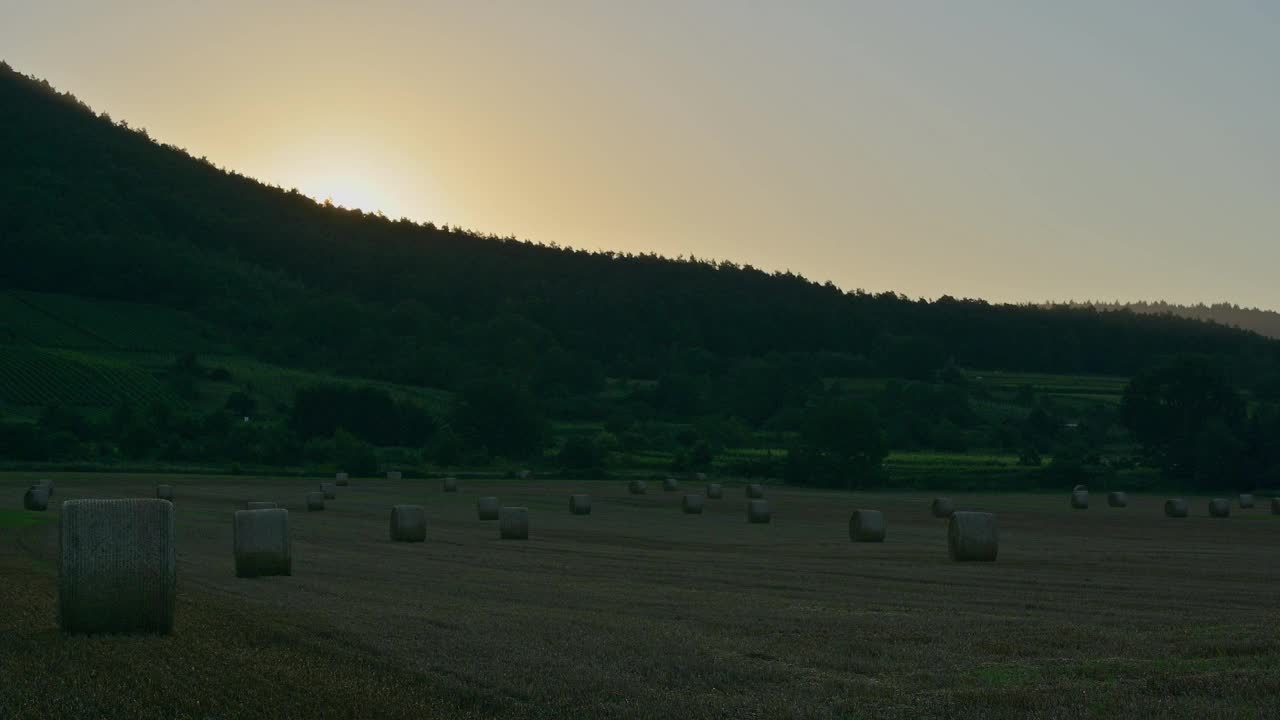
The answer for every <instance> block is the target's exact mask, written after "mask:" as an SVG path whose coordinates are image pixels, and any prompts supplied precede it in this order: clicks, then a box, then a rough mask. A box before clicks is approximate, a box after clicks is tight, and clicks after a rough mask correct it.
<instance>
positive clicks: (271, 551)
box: [232, 508, 293, 578]
mask: <svg viewBox="0 0 1280 720" xmlns="http://www.w3.org/2000/svg"><path fill="white" fill-rule="evenodd" d="M232 552H233V553H235V558H236V577H242V578H245V577H259V576H264V575H292V574H293V554H292V551H291V550H290V547H289V511H288V510H282V509H280V508H276V509H274V510H237V511H236V515H235V535H234V538H233V544H232Z"/></svg>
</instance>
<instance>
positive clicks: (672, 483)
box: [662, 477, 680, 492]
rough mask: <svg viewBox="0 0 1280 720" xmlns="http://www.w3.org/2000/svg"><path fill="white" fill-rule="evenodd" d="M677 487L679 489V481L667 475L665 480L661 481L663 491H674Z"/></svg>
mask: <svg viewBox="0 0 1280 720" xmlns="http://www.w3.org/2000/svg"><path fill="white" fill-rule="evenodd" d="M679 489H680V481H679V480H677V479H675V478H673V477H669V478H667V479H666V480H663V481H662V490H663V491H664V492H675V491H677V490H679Z"/></svg>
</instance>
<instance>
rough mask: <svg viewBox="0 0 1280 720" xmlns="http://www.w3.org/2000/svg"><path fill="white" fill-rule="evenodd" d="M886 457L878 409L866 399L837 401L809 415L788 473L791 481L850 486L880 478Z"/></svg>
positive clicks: (789, 455)
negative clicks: (874, 408)
mask: <svg viewBox="0 0 1280 720" xmlns="http://www.w3.org/2000/svg"><path fill="white" fill-rule="evenodd" d="M888 455H889V446H888V442H887V440H886V438H885V434H884V431H883V430H882V429H881V428H880V424H879V422H878V421H877V419H876V415H875V411H874V410H873V409H872V408H871V407H870V406H869V405H866V404H865V403H861V402H856V401H850V400H843V399H837V400H833V401H829V402H827V403H825V404H823V405H821V406H819V407H816V408H812V409H810V410H809V412H808V413H806V416H805V418H804V420H803V422H802V424H801V428H800V437H799V439H798V440H797V442H796V444H795V445H794V446H792V447H791V448H790V450H788V452H787V460H786V466H785V471H784V472H785V474H786V480H787V482H789V483H795V484H798V485H818V486H821V487H838V488H845V489H847V490H852V489H854V488H855V487H862V486H865V485H869V484H872V483H874V482H876V481H877V480H879V479H880V474H881V470H882V465H883V463H884V459H885V457H887V456H888Z"/></svg>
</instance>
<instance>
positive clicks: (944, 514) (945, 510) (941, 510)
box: [929, 498, 956, 518]
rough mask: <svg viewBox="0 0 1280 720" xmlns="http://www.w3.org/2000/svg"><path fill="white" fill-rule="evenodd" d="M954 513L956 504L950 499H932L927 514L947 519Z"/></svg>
mask: <svg viewBox="0 0 1280 720" xmlns="http://www.w3.org/2000/svg"><path fill="white" fill-rule="evenodd" d="M955 511H956V504H955V503H953V502H951V498H934V499H933V503H932V504H930V505H929V512H930V513H932V514H933V516H934V517H936V518H949V517H951V515H952V514H953V513H955Z"/></svg>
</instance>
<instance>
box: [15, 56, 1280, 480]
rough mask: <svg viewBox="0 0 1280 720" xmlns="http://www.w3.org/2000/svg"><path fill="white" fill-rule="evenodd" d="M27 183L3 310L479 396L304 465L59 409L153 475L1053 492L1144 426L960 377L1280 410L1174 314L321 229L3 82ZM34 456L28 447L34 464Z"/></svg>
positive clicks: (326, 445)
mask: <svg viewBox="0 0 1280 720" xmlns="http://www.w3.org/2000/svg"><path fill="white" fill-rule="evenodd" d="M0 157H2V158H3V162H2V163H0V254H2V255H3V257H4V260H5V261H4V262H3V263H0V290H10V291H16V290H23V291H38V292H43V293H58V294H66V295H75V296H81V297H88V298H97V299H103V300H122V301H134V302H140V303H146V304H149V305H155V306H165V307H168V308H174V309H179V310H182V311H184V312H187V313H190V314H191V315H192V316H194V317H198V318H199V319H200V320H201V321H202V322H205V323H208V324H209V325H210V326H214V327H217V328H220V329H221V331H222V333H223V334H224V336H225V338H226V339H227V340H228V341H229V342H230V343H231V344H232V345H233V346H234V348H235V350H236V352H239V353H244V354H246V355H249V356H252V357H255V358H257V359H259V360H261V361H264V362H269V363H274V364H276V365H279V366H282V367H289V368H305V369H308V370H312V371H315V372H317V373H320V374H332V375H340V376H344V377H357V378H365V379H369V380H376V381H385V382H387V383H394V384H400V385H409V386H417V387H429V388H439V389H443V390H446V391H449V392H450V393H453V394H455V396H456V405H455V407H454V408H453V410H452V411H451V412H450V413H447V414H446V416H445V417H425V416H422V415H421V414H420V413H419V411H418V410H416V409H415V408H414V407H413V406H412V405H411V404H405V403H402V402H397V401H393V400H392V399H391V398H390V397H384V396H381V395H378V394H377V393H372V394H370V393H362V392H357V393H351V392H348V391H346V390H343V389H342V388H341V387H329V386H324V385H320V386H317V387H312V388H308V389H306V390H305V391H303V392H299V393H298V395H297V398H296V400H295V406H294V407H293V408H292V409H291V410H289V411H288V412H283V413H281V414H280V422H279V425H278V427H276V428H275V430H277V431H279V436H278V437H277V436H271V437H266V436H255V437H256V439H248V436H247V434H251V433H254V432H259V433H261V432H265V431H260V430H251V429H247V428H245V427H241V426H239V425H235V424H234V423H229V422H228V419H227V417H223V415H228V414H231V413H234V416H236V417H238V416H240V415H246V416H247V415H248V414H249V413H248V412H246V408H248V407H251V406H252V405H253V404H254V400H253V398H252V397H251V396H249V395H248V394H247V390H248V388H246V392H243V393H238V396H237V397H236V399H235V401H234V402H232V400H231V399H230V398H229V399H228V402H227V405H226V407H225V408H219V413H221V414H220V415H218V416H217V417H215V416H212V415H211V416H209V417H205V418H195V417H184V416H183V415H182V413H181V412H178V413H176V414H175V412H173V411H170V410H163V409H156V408H119V409H118V412H117V413H116V416H115V417H114V419H113V420H112V421H111V422H105V423H103V424H102V425H101V426H100V429H99V430H94V429H93V426H92V425H91V424H86V423H85V422H83V421H81V420H77V419H76V418H74V417H69V416H67V415H66V413H65V411H64V410H61V409H58V408H50V409H49V410H48V412H46V413H45V415H44V417H43V418H42V420H41V422H44V423H46V426H47V428H50V429H56V431H57V433H60V434H61V435H60V436H63V437H66V438H69V439H68V443H70V445H68V446H71V445H74V441H75V440H76V438H79V439H80V440H81V441H83V440H85V439H86V438H89V437H94V438H95V441H96V439H99V436H101V438H100V439H101V440H102V442H103V443H109V444H110V445H111V447H112V448H113V449H118V448H122V447H130V448H134V450H135V451H136V453H138V454H147V453H150V454H152V455H156V454H163V453H172V454H173V457H175V458H184V457H201V458H203V457H210V458H218V457H225V456H226V453H237V452H245V451H244V448H257V450H254V452H255V453H258V454H256V455H253V456H252V458H251V459H255V460H257V461H261V462H271V463H274V462H277V461H281V462H287V461H288V458H291V457H297V456H299V455H307V454H309V453H314V454H315V455H316V456H317V457H328V458H330V459H333V458H334V457H337V456H341V457H347V458H349V460H348V461H347V463H346V464H348V465H353V464H359V465H361V466H373V465H375V464H376V460H375V459H373V458H372V456H371V455H370V453H369V450H368V447H367V446H364V445H361V443H372V444H376V445H386V444H395V445H415V444H417V445H419V446H421V445H423V444H427V445H430V446H431V448H432V450H431V452H430V453H429V454H433V455H432V456H433V457H435V458H436V459H437V460H438V461H439V462H441V463H442V464H450V463H452V462H456V461H460V460H463V459H466V458H468V457H471V458H476V457H480V458H484V457H489V456H492V455H495V454H496V455H504V456H534V455H537V454H538V453H540V452H541V450H542V449H543V448H546V447H547V446H548V443H552V442H553V440H552V437H553V433H552V432H551V431H550V430H549V425H548V418H549V417H554V418H556V419H560V420H564V419H571V420H583V421H591V422H594V423H598V424H600V425H601V426H602V427H604V428H606V431H607V432H606V434H607V435H608V437H609V440H608V442H606V443H604V444H596V445H592V446H585V445H584V444H583V443H582V442H580V441H576V440H575V442H574V443H571V444H569V447H568V448H567V450H568V452H567V454H566V455H565V458H566V462H568V463H582V462H588V461H590V459H591V458H598V457H603V456H606V455H607V454H608V453H607V452H605V451H603V450H602V448H604V449H605V450H608V451H609V452H614V451H618V450H619V449H621V450H624V451H636V452H639V451H643V450H645V449H646V448H653V447H664V448H666V449H668V450H670V451H671V452H672V453H673V454H674V456H675V460H673V465H675V466H680V467H685V468H693V467H703V466H705V465H706V464H707V463H708V462H710V460H711V458H712V457H714V456H715V454H716V453H717V452H719V451H721V450H723V449H724V448H725V447H728V446H730V445H733V444H743V443H746V444H749V443H750V442H751V437H752V434H753V433H757V434H758V433H776V434H777V435H776V438H777V442H778V444H787V443H792V442H794V443H798V445H797V446H796V448H795V450H796V452H794V453H792V458H791V459H792V463H791V465H790V466H788V467H789V468H791V470H792V471H795V472H799V473H807V474H808V475H810V476H812V477H822V478H825V480H823V482H824V483H827V484H836V485H840V484H849V483H850V482H851V481H850V479H849V478H850V475H849V468H851V467H853V468H862V470H858V471H857V472H864V471H865V473H867V474H874V473H875V469H876V467H878V465H879V463H880V461H881V460H882V459H883V458H884V455H885V453H886V452H887V451H888V449H889V448H904V447H905V448H940V449H947V450H963V449H964V448H966V447H984V448H999V449H1003V450H1013V451H1018V452H1021V453H1022V455H1023V456H1024V457H1025V458H1027V464H1028V465H1029V466H1035V465H1038V464H1039V461H1038V460H1037V459H1036V458H1037V457H1038V455H1039V453H1048V452H1051V451H1053V450H1054V449H1055V448H1056V447H1057V445H1059V444H1060V440H1061V438H1059V437H1058V436H1059V435H1060V432H1059V430H1060V429H1061V427H1063V426H1064V425H1067V424H1070V425H1071V426H1073V427H1075V426H1079V427H1081V428H1084V429H1085V430H1088V431H1089V432H1092V433H1093V434H1094V436H1095V437H1094V440H1093V442H1092V447H1093V449H1092V450H1080V451H1079V452H1078V453H1076V455H1074V456H1072V457H1076V458H1077V460H1079V461H1080V462H1084V461H1085V460H1086V459H1088V458H1090V457H1094V456H1096V450H1097V447H1100V446H1102V445H1105V444H1106V442H1107V441H1108V437H1109V435H1108V432H1109V431H1108V428H1112V427H1114V426H1115V424H1116V422H1117V418H1116V414H1115V412H1114V409H1112V410H1110V411H1108V410H1107V408H1105V407H1101V408H1100V409H1098V410H1097V412H1093V411H1088V412H1085V411H1082V410H1079V409H1078V408H1077V409H1075V410H1072V411H1071V412H1072V415H1071V416H1070V417H1067V416H1065V415H1064V414H1063V413H1062V412H1061V410H1060V409H1057V410H1055V408H1053V407H1051V406H1049V405H1046V404H1045V403H1042V402H1040V401H1039V400H1038V399H1037V398H1036V397H1035V395H1034V393H1033V392H1031V391H1028V393H1027V396H1026V397H1025V398H1022V397H1019V398H1018V399H1017V401H1016V403H1017V404H1016V408H1017V409H1016V417H1012V416H1009V415H1010V413H1009V412H1006V410H1004V409H1001V408H996V407H994V405H993V403H994V402H995V401H994V400H993V399H992V398H991V397H990V396H989V394H985V393H987V391H986V390H984V389H982V387H981V386H978V385H974V384H973V383H972V382H970V380H969V378H968V377H967V376H966V374H965V372H962V371H961V370H960V368H964V369H966V370H969V371H972V370H974V369H981V370H982V371H991V372H1001V371H1004V372H1038V373H1074V374H1099V375H1119V376H1129V375H1133V374H1136V373H1139V372H1141V371H1143V370H1144V369H1147V368H1149V367H1152V366H1154V365H1156V364H1158V363H1159V362H1161V361H1163V360H1164V359H1166V358H1169V357H1174V356H1180V355H1184V354H1187V353H1196V354H1198V355H1199V356H1201V357H1204V358H1208V360H1207V361H1208V362H1211V363H1213V364H1214V366H1215V367H1221V368H1222V369H1223V373H1224V377H1226V378H1229V379H1230V381H1231V382H1234V383H1238V384H1240V385H1242V386H1244V387H1252V386H1253V385H1255V384H1258V383H1264V382H1272V380H1271V379H1272V378H1274V373H1273V370H1274V368H1275V367H1277V360H1278V359H1280V343H1278V342H1276V341H1273V340H1269V339H1266V338H1264V337H1261V336H1259V335H1257V334H1255V333H1252V332H1248V331H1244V330H1240V329H1237V328H1233V327H1227V326H1225V325H1222V324H1217V323H1212V322H1204V321H1199V320H1193V319H1186V318H1181V317H1177V316H1176V315H1175V314H1172V313H1169V314H1149V313H1148V312H1145V311H1140V312H1133V311H1129V310H1126V309H1119V310H1114V309H1109V310H1107V311H1100V310H1098V309H1096V308H1094V307H1091V306H1067V305H1063V306H1052V307H1040V306H1035V305H1030V304H1026V305H1011V304H992V303H988V302H985V301H982V300H974V299H957V298H952V297H942V298H939V299H937V300H932V301H929V300H923V299H910V298H907V297H904V296H901V295H898V294H895V293H867V292H864V291H861V290H853V291H844V290H842V289H840V288H837V287H835V286H834V285H832V284H829V283H828V284H818V283H814V282H810V281H808V280H806V279H805V278H803V277H800V276H797V275H795V274H792V273H789V272H766V271H763V270H760V269H757V268H753V267H751V266H743V265H738V264H735V263H732V262H728V261H709V260H705V259H697V258H679V259H672V258H666V257H661V256H658V255H656V254H638V255H633V254H619V253H613V252H607V251H588V250H577V249H571V248H562V247H558V246H556V245H554V244H552V245H544V244H538V243H533V242H527V241H521V240H518V239H515V238H511V237H494V236H491V235H484V234H481V233H477V232H472V231H466V230H461V229H458V228H453V227H449V226H447V225H435V224H433V223H415V222H412V221H409V220H407V219H398V220H396V219H390V218H386V217H383V216H382V215H380V214H369V213H364V212H361V211H360V210H351V209H344V208H341V207H334V206H332V205H330V204H328V203H324V204H320V203H316V202H315V201H313V200H311V199H310V198H307V197H305V196H303V195H301V194H300V193H298V192H297V191H296V190H285V189H283V188H279V187H274V186H270V185H266V184H263V183H261V182H259V181H257V180H254V179H252V178H248V177H245V176H243V175H240V174H238V173H236V172H234V171H229V170H225V169H221V168H219V167H217V166H216V165H214V164H212V163H211V162H209V161H208V160H206V159H204V158H195V157H192V156H191V155H190V154H189V153H187V152H186V151H184V150H183V149H181V148H177V147H173V146H170V145H165V144H162V143H160V142H158V141H156V140H153V139H152V138H151V137H149V135H148V134H147V132H146V131H145V130H142V129H135V128H131V127H129V125H128V124H127V123H126V122H125V121H123V120H120V121H116V120H113V119H112V118H109V117H107V116H106V115H105V114H96V113H94V112H93V111H92V110H91V109H90V108H88V107H87V106H85V105H84V104H83V103H81V102H80V101H78V100H76V99H75V98H74V97H72V96H70V95H68V94H63V93H59V92H57V91H56V90H54V89H53V88H51V87H50V86H49V85H48V84H47V83H45V82H42V81H39V80H35V79H32V78H29V77H27V76H24V75H22V74H20V73H18V72H16V71H14V70H13V69H11V68H10V67H9V66H7V65H4V64H3V63H0ZM788 240H789V239H787V238H779V241H780V242H781V241H788ZM1016 271H1017V269H1016V268H1009V272H1016ZM2 324H3V323H0V325H2ZM0 329H3V328H0ZM0 341H3V338H2V337H0ZM201 372H203V371H198V363H196V362H195V361H192V362H190V363H188V364H187V365H185V366H182V365H179V366H175V369H174V370H172V372H171V373H170V375H171V377H172V378H174V379H175V380H174V382H176V383H178V384H179V386H180V387H185V388H186V390H183V393H186V394H188V395H194V394H196V393H198V389H193V388H196V386H197V385H198V384H199V383H201V382H206V381H208V378H207V377H206V376H205V375H202V374H200V373H201ZM840 378H844V379H848V378H855V379H856V378H878V379H879V380H880V381H887V382H888V384H887V385H881V386H877V388H879V389H877V390H875V391H874V393H872V396H871V397H870V401H869V402H863V401H862V400H858V401H856V402H855V401H853V400H850V399H849V398H844V397H839V395H840V393H841V387H842V385H841V384H840V383H838V382H833V379H840ZM180 394H181V393H180ZM864 399H865V398H864ZM338 405H341V407H342V408H346V410H343V411H340V410H338V409H336V408H337V407H338ZM975 407H980V408H984V412H985V414H984V413H981V412H978V411H977V410H975ZM350 408H361V410H360V411H359V412H354V411H351V410H350ZM1086 415H1087V416H1089V417H1088V418H1087V419H1086V420H1085V421H1083V422H1077V420H1079V419H1080V418H1082V417H1084V416H1086ZM387 418H392V419H393V420H392V422H391V423H390V424H388V423H387ZM823 418H828V419H830V423H826V424H824V423H825V422H826V421H824V420H823ZM1068 420H1070V421H1071V422H1069V423H1068V422H1067V421H1068ZM659 422H667V423H678V424H680V427H678V428H676V429H672V428H670V427H664V426H661V425H660V424H653V423H659ZM1241 422H1243V421H1241ZM644 423H650V424H648V425H645V424H644ZM832 424H834V425H836V426H839V427H844V428H846V430H845V431H840V430H839V427H837V429H836V430H835V431H833V430H832ZM1241 427H1243V425H1241ZM848 428H862V429H863V430H859V431H858V432H859V433H861V436H860V437H859V439H858V442H857V443H853V444H850V443H847V442H844V443H842V442H835V440H834V439H835V438H840V437H849V432H848ZM1090 428H1092V430H1090ZM14 432H17V433H19V434H18V435H14V437H18V438H19V440H14V441H13V443H12V444H13V445H14V446H20V445H21V444H22V443H23V442H28V441H31V438H32V437H34V436H30V435H22V434H21V432H25V431H22V430H21V429H19V430H15V431H14ZM1239 432H1243V431H1242V430H1240V431H1239ZM1081 434H1082V435H1083V434H1084V431H1083V430H1082V433H1081ZM214 436H217V437H219V438H222V440H220V441H219V443H217V444H215V443H212V441H209V438H211V437H214ZM415 438H416V442H415ZM0 439H2V438H0ZM1111 439H1114V437H1111ZM1077 444H1080V443H1077ZM215 445H216V447H215ZM588 445H590V443H588ZM562 449H564V448H562ZM113 451H114V450H113ZM1090 452H1092V453H1093V454H1092V455H1091V454H1090ZM326 453H328V454H327V455H326ZM1068 455H1070V454H1068ZM1064 457H1065V456H1064ZM584 458H586V459H587V460H584ZM772 467H773V469H775V470H776V469H778V467H779V466H772Z"/></svg>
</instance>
